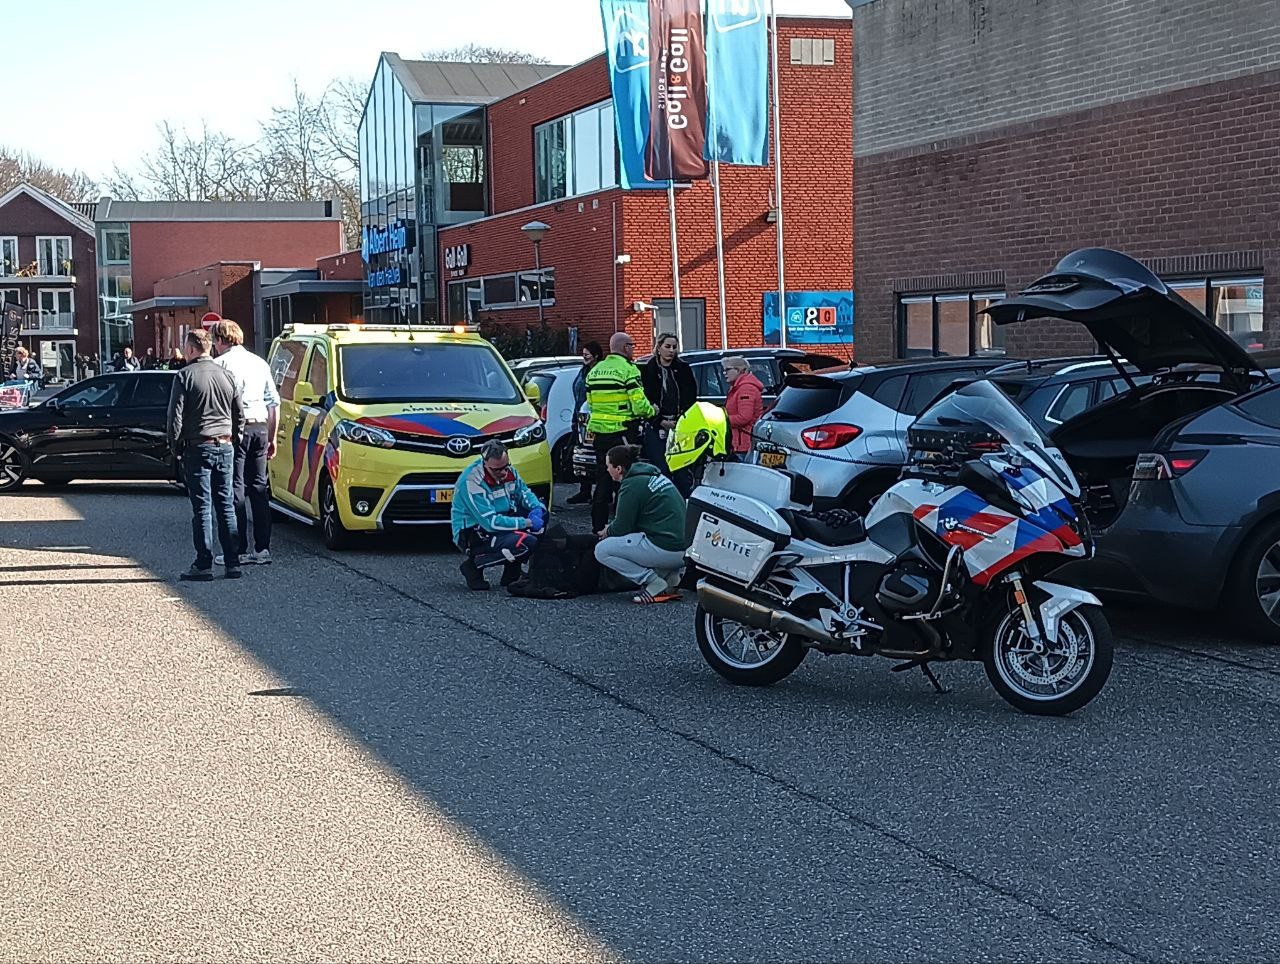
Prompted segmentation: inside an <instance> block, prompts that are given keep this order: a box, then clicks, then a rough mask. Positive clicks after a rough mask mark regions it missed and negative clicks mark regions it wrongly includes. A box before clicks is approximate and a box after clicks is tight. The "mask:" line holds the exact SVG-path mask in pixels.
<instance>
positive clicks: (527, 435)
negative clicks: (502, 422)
mask: <svg viewBox="0 0 1280 964" xmlns="http://www.w3.org/2000/svg"><path fill="white" fill-rule="evenodd" d="M546 438H547V428H546V426H545V425H543V424H542V423H541V422H534V423H533V424H532V425H526V426H525V427H524V428H520V429H516V434H515V437H514V441H515V444H516V445H537V444H538V443H539V442H542V441H545V440H546Z"/></svg>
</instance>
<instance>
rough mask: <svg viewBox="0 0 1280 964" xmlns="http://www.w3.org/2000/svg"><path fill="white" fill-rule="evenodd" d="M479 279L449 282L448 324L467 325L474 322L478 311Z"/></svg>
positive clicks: (479, 297) (479, 296)
mask: <svg viewBox="0 0 1280 964" xmlns="http://www.w3.org/2000/svg"><path fill="white" fill-rule="evenodd" d="M480 299H481V288H480V279H479V278H471V279H468V280H466V281H450V282H449V323H450V324H459V323H463V324H467V323H471V322H474V321H475V320H476V312H478V311H479V310H480V303H481V302H480Z"/></svg>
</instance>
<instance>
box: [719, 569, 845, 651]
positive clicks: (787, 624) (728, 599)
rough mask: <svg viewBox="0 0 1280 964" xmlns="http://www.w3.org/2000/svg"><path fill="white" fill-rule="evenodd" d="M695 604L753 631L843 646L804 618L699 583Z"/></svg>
mask: <svg viewBox="0 0 1280 964" xmlns="http://www.w3.org/2000/svg"><path fill="white" fill-rule="evenodd" d="M698 603H699V604H700V605H701V606H702V608H703V609H705V610H706V611H707V612H709V613H711V614H712V615H713V616H719V617H720V618H722V619H731V620H733V621H734V622H735V623H741V624H742V625H743V626H750V627H751V628H752V629H765V630H768V631H769V632H774V633H794V634H795V635H797V636H804V637H805V638H806V639H812V640H815V641H817V642H819V643H826V644H828V645H831V646H841V645H844V644H843V643H842V642H841V640H839V639H837V638H836V637H834V636H832V635H831V634H830V633H829V632H827V631H826V629H824V628H823V627H822V626H820V625H818V624H816V623H813V622H811V621H809V620H807V619H801V618H800V617H798V616H793V615H791V614H790V613H788V612H786V611H785V610H782V609H773V608H771V607H769V606H764V605H761V604H760V603H758V602H753V601H752V600H750V599H743V598H742V597H741V596H738V595H735V594H734V593H731V592H728V591H726V590H724V589H721V588H720V587H719V586H712V585H709V584H708V583H705V582H702V583H699V584H698Z"/></svg>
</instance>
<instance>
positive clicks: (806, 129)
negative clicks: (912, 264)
mask: <svg viewBox="0 0 1280 964" xmlns="http://www.w3.org/2000/svg"><path fill="white" fill-rule="evenodd" d="M779 24H780V28H781V36H782V44H781V47H780V57H779V74H780V81H781V87H782V103H781V108H782V128H783V131H782V148H783V159H782V170H783V176H784V186H783V204H784V209H783V215H784V224H785V241H786V250H785V257H786V272H787V275H786V281H787V288H788V290H826V289H831V290H844V289H848V288H849V287H850V285H851V283H852V270H853V267H852V263H851V258H852V249H851V242H850V234H851V220H852V216H853V210H852V206H853V202H852V197H853V186H852V174H853V171H852V168H853V162H852V145H851V140H850V138H851V127H852V124H851V111H852V88H851V83H850V57H851V56H852V49H851V48H852V42H851V41H852V38H851V34H850V30H849V25H848V21H817V20H811V19H788V18H780V19H779ZM793 36H797V37H812V38H819V37H820V38H827V37H829V38H832V39H833V40H834V41H835V65H834V66H829V67H815V66H800V65H792V64H791V63H790V39H791V38H792V37H793ZM608 96H609V87H608V75H607V72H606V68H605V62H604V58H603V56H601V57H598V58H595V59H593V60H590V61H588V62H586V63H585V64H582V65H580V66H579V67H576V68H574V69H572V70H570V71H566V72H565V73H563V74H559V75H557V76H556V77H553V78H551V79H550V80H548V81H544V82H543V83H542V84H539V85H538V86H537V87H534V88H531V89H530V90H527V91H524V92H522V93H521V94H518V95H516V96H514V97H512V98H508V99H507V100H505V101H500V102H499V103H497V104H494V105H493V106H492V107H490V108H489V118H490V122H489V123H490V139H491V151H490V153H491V156H492V191H493V198H494V202H495V205H496V207H495V210H511V209H513V208H522V207H526V206H528V205H530V204H532V202H533V190H534V181H533V127H534V126H535V125H536V124H539V123H542V122H543V121H546V120H550V119H553V118H555V117H559V116H562V115H563V114H566V113H569V112H570V111H573V110H575V109H577V108H580V107H584V106H587V105H589V104H592V103H595V102H597V101H600V100H603V99H605V98H607V97H608ZM521 100H524V101H525V103H523V104H521V103H520V101H521ZM771 156H772V155H771ZM721 181H722V184H721V197H722V207H723V223H724V237H725V293H726V307H727V320H728V327H729V337H730V344H731V345H733V346H737V347H746V346H750V345H759V344H760V343H761V341H762V338H763V333H762V330H761V325H762V315H763V293H764V292H765V291H769V290H776V286H777V268H776V264H777V258H776V234H775V226H774V225H773V224H771V223H769V222H768V221H767V220H766V215H767V214H768V211H769V208H770V206H771V205H770V199H771V197H772V192H773V183H774V182H773V169H772V167H767V168H752V167H729V166H723V167H722V168H721ZM595 201H598V202H599V207H598V208H593V207H592V204H593V202H595ZM615 202H616V204H617V209H618V247H617V250H618V253H620V254H629V255H630V256H631V262H630V263H629V264H627V265H624V266H621V267H619V268H618V269H617V279H618V298H617V302H616V311H617V317H618V322H619V327H622V328H625V329H627V330H629V331H631V332H632V334H633V335H634V336H635V338H636V342H637V345H638V346H639V347H640V349H641V350H645V349H647V348H648V347H649V343H650V340H651V338H652V334H653V328H652V326H653V322H652V317H651V315H650V314H649V313H648V312H646V313H642V314H638V313H635V312H633V311H632V310H631V305H632V304H633V303H634V302H636V301H649V302H651V301H653V299H655V298H670V297H672V294H673V291H672V279H671V255H670V241H669V237H670V235H669V229H668V218H667V201H666V194H665V193H664V192H660V191H630V192H623V191H619V190H613V191H605V192H602V193H599V194H594V195H585V196H583V197H575V198H568V199H565V200H563V201H559V202H554V203H549V204H543V205H538V206H537V207H536V208H534V209H532V210H522V211H519V212H517V213H514V214H511V215H508V216H503V217H495V218H488V219H485V220H483V221H480V222H476V223H472V224H469V225H463V226H459V227H454V228H448V229H445V230H443V231H442V232H441V234H440V245H441V249H442V250H443V248H445V247H447V246H449V245H454V244H461V243H470V244H471V246H472V247H471V267H470V269H469V270H468V272H467V275H468V276H477V275H485V274H496V273H501V272H505V271H511V270H517V269H520V268H532V267H533V252H532V249H531V246H530V244H529V242H528V241H526V240H525V239H524V238H523V236H522V235H521V234H520V231H519V228H520V225H522V224H524V223H526V222H528V221H530V220H533V219H535V218H536V219H538V220H542V221H545V222H547V223H548V224H550V225H551V226H552V230H551V233H550V234H549V235H548V236H547V238H546V239H545V240H544V241H543V243H542V252H543V263H544V264H547V265H554V266H555V269H556V298H557V304H556V305H555V306H553V307H547V308H546V309H545V316H546V318H547V320H548V322H550V323H552V324H555V325H559V326H567V325H578V326H579V328H580V338H581V339H582V340H587V339H588V338H600V339H602V340H603V339H604V338H606V337H607V336H608V335H609V334H611V333H612V332H613V331H614V316H615V302H614V300H613V278H614V266H613V259H614V249H613V235H612V222H611V217H612V213H613V205H614V203H615ZM579 204H582V205H583V208H584V210H583V212H582V213H579V212H578V206H579ZM676 215H677V220H678V224H679V228H678V230H679V244H680V263H681V295H682V297H684V298H703V299H705V300H706V309H707V313H706V316H707V338H706V343H707V345H708V347H717V346H718V345H719V342H720V327H719V326H720V322H719V296H718V291H717V285H716V260H715V234H714V231H715V229H714V220H713V214H712V192H711V187H710V183H709V182H697V183H695V184H694V185H693V186H691V187H689V188H684V189H681V190H679V191H677V201H676ZM440 270H441V278H442V291H443V290H444V285H445V284H447V282H448V280H450V279H448V277H447V276H448V272H447V271H446V270H445V269H444V266H443V262H442V263H441V267H440ZM488 314H491V315H492V318H493V320H494V321H500V322H502V323H510V324H516V325H520V326H523V325H524V324H527V323H529V321H530V320H532V321H536V319H537V309H536V308H533V309H516V310H506V311H495V312H491V313H488Z"/></svg>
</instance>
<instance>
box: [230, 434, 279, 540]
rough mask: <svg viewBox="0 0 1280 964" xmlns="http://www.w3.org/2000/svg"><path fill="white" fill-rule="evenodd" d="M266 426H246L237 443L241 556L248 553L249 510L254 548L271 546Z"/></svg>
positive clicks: (237, 502)
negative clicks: (249, 511) (248, 511)
mask: <svg viewBox="0 0 1280 964" xmlns="http://www.w3.org/2000/svg"><path fill="white" fill-rule="evenodd" d="M268 441H269V439H268V437H267V426H266V425H265V424H259V423H255V424H252V425H246V426H245V427H244V435H243V436H242V437H241V439H240V443H239V444H238V445H237V446H236V467H235V484H234V492H235V504H236V527H237V528H238V529H239V530H240V555H242V556H243V555H247V554H248V552H249V524H248V519H247V518H246V501H247V503H248V509H251V510H252V512H253V550H254V551H255V552H261V551H262V550H263V549H270V548H271V500H270V498H269V497H268V495H267V493H268V491H269V487H268V485H267V442H268Z"/></svg>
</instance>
